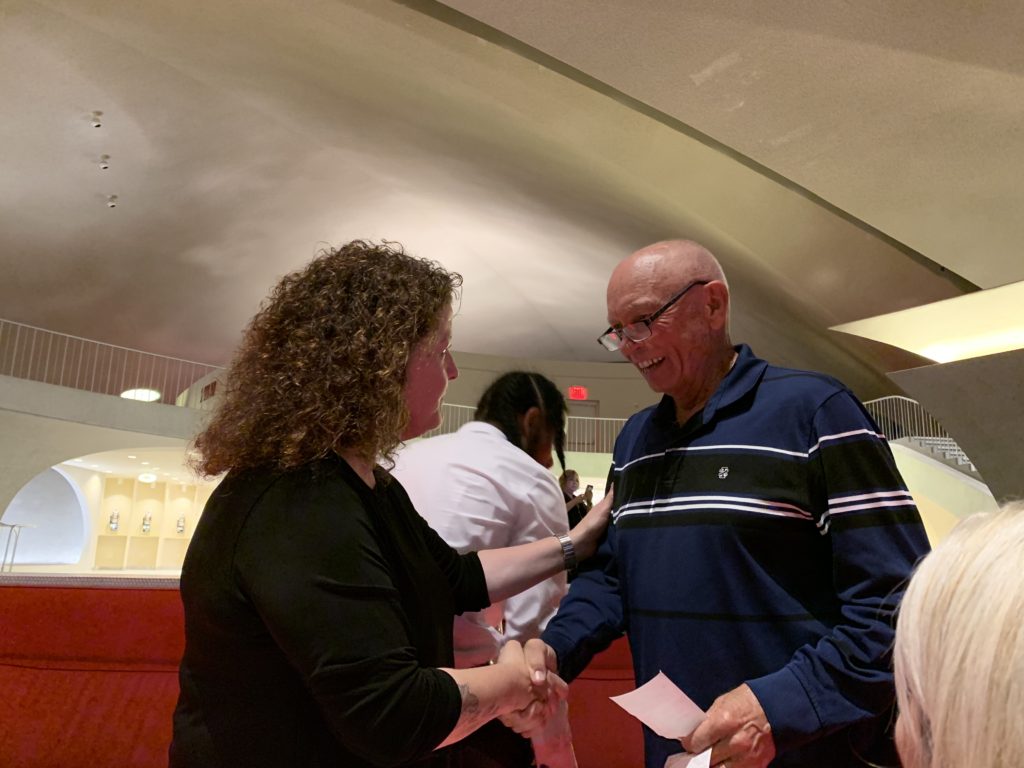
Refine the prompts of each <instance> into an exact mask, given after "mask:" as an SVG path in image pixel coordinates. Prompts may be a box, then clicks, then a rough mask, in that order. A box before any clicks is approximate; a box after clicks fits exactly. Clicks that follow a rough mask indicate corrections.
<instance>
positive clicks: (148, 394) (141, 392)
mask: <svg viewBox="0 0 1024 768" xmlns="http://www.w3.org/2000/svg"><path fill="white" fill-rule="evenodd" d="M121 397H123V398H124V399H125V400H141V401H142V402H144V403H152V402H154V401H155V400H159V399H160V393H159V392H157V391H156V390H155V389H144V388H139V389H126V390H125V391H124V392H122V393H121Z"/></svg>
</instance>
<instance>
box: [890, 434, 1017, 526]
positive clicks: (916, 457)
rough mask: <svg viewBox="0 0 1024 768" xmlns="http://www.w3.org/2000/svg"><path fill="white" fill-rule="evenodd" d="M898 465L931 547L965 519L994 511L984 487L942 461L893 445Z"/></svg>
mask: <svg viewBox="0 0 1024 768" xmlns="http://www.w3.org/2000/svg"><path fill="white" fill-rule="evenodd" d="M890 446H891V447H892V452H893V456H895V458H896V466H897V467H899V470H900V474H901V475H903V480H904V482H905V483H906V484H907V489H908V490H909V491H910V494H911V496H913V497H914V501H915V502H916V503H917V508H918V509H919V510H920V512H921V519H922V521H923V522H924V527H925V530H926V531H927V532H928V540H929V541H931V543H932V546H934V545H935V544H937V543H938V542H939V541H941V540H942V539H943V538H945V536H946V534H947V533H949V532H950V530H951V529H952V528H953V526H954V525H956V524H957V523H958V522H959V521H960V520H961V519H962V518H965V517H968V516H969V515H973V514H974V513H975V512H991V511H993V510H995V509H996V508H997V506H998V505H997V504H996V500H995V498H994V497H993V496H992V493H991V492H990V491H989V489H988V488H987V487H986V486H985V485H984V484H983V483H980V482H978V481H977V480H974V479H973V478H970V477H968V476H967V475H965V474H964V473H963V472H958V471H957V470H955V469H952V468H951V467H947V466H946V465H945V464H943V463H942V462H940V461H936V460H935V459H932V458H929V457H927V456H925V455H924V454H921V453H918V452H917V451H915V450H913V449H912V448H908V447H906V446H905V445H900V444H899V443H890Z"/></svg>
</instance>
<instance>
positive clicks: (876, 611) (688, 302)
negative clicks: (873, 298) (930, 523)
mask: <svg viewBox="0 0 1024 768" xmlns="http://www.w3.org/2000/svg"><path fill="white" fill-rule="evenodd" d="M607 299H608V322H609V323H610V326H611V327H610V328H608V330H607V331H605V333H603V334H602V335H601V337H600V339H599V341H600V342H601V343H602V344H603V345H604V346H605V347H606V348H607V349H608V350H610V351H616V350H617V351H619V352H620V353H621V354H622V355H623V356H624V357H626V358H627V359H628V360H629V361H630V362H631V363H632V364H633V365H634V366H636V368H637V370H639V371H640V374H641V375H642V376H643V377H644V379H645V380H646V381H647V383H648V385H649V386H650V387H651V389H653V390H654V391H655V392H660V393H662V394H663V395H664V396H663V397H662V400H661V402H660V403H659V404H658V405H656V406H652V407H651V408H647V409H646V410H643V411H641V412H640V413H638V414H636V415H635V416H633V417H632V418H631V419H630V420H629V421H628V422H627V424H626V426H625V428H624V429H623V431H622V434H621V435H620V437H619V439H618V441H617V442H616V445H615V451H614V456H613V463H612V469H611V475H610V479H611V481H612V482H613V483H614V486H615V507H616V509H615V512H614V525H613V526H611V527H610V528H609V533H608V539H607V542H606V544H605V545H604V547H603V554H604V557H605V564H604V567H603V569H595V570H589V571H586V572H584V573H582V574H580V575H579V576H578V577H577V578H576V580H575V581H574V582H573V584H572V585H571V587H570V591H569V595H568V597H567V598H566V599H565V600H564V601H563V603H562V605H561V607H560V609H559V612H558V614H557V615H556V616H555V618H554V620H553V621H552V622H551V623H550V624H549V625H548V628H547V630H546V631H545V633H544V636H543V637H544V640H545V641H547V642H548V644H549V645H550V646H551V647H552V648H553V649H554V650H555V652H556V654H557V656H558V662H559V669H560V672H561V673H562V675H563V677H565V678H566V679H572V677H574V676H575V675H576V674H578V673H579V671H580V670H581V669H583V667H585V666H586V664H587V663H588V662H589V661H590V658H591V657H592V656H593V654H594V653H596V652H597V651H599V650H601V649H603V648H605V647H607V646H608V645H609V644H610V643H611V641H612V640H614V639H615V638H617V637H619V636H620V635H621V634H622V633H623V632H626V633H627V634H628V636H629V640H630V645H631V647H632V651H633V661H634V667H635V670H636V677H637V683H638V684H642V683H645V682H647V681H648V680H650V679H651V678H652V677H654V676H655V675H656V674H657V673H658V672H659V671H664V672H665V674H666V675H668V677H669V678H671V679H672V680H673V681H674V682H675V683H676V684H677V685H678V686H679V687H680V688H682V689H683V690H684V691H685V692H687V693H688V694H689V695H690V696H691V698H693V699H694V701H696V703H697V704H698V705H699V706H701V707H702V708H704V709H706V710H707V714H708V716H707V719H706V720H705V721H704V722H703V723H702V724H701V725H700V726H699V727H698V728H697V729H696V730H695V731H694V732H693V733H692V734H680V735H681V736H685V738H682V739H681V740H680V741H681V743H680V741H676V740H670V739H664V738H661V737H659V736H657V735H656V734H654V733H653V732H651V731H650V730H647V729H645V732H644V738H645V751H646V765H647V768H663V766H664V764H665V761H666V759H667V758H668V757H669V756H671V755H672V754H674V753H677V752H679V751H681V750H683V749H685V750H686V751H689V752H701V751H703V750H705V749H707V748H708V747H711V748H712V753H711V759H712V765H723V766H728V768H764V766H767V765H771V766H780V767H781V766H801V767H806V768H811V767H812V766H813V768H822V767H823V766H828V767H829V768H843V767H845V766H850V767H852V766H864V765H871V764H873V763H874V764H878V763H879V762H880V761H882V762H883V763H884V761H885V760H889V759H891V760H893V762H891V763H888V764H892V765H895V764H896V763H895V753H894V752H893V751H892V747H891V739H890V738H889V735H888V731H887V726H888V725H889V724H890V723H889V717H890V713H891V708H892V704H893V701H894V697H895V692H894V689H893V682H892V675H891V672H890V647H891V644H892V640H893V624H894V621H893V616H894V611H895V609H896V606H897V603H898V601H899V597H900V595H901V594H902V589H903V585H904V582H905V580H906V578H907V577H908V576H909V574H910V571H911V569H912V568H913V566H914V564H915V562H916V561H917V560H918V559H919V558H920V557H921V556H922V555H923V554H924V553H925V552H926V551H927V549H928V542H927V538H926V536H925V533H924V529H923V527H922V525H921V520H920V516H919V515H918V512H917V509H916V507H915V506H914V502H913V499H912V498H911V496H910V494H909V493H908V492H907V489H906V486H905V485H904V483H903V481H902V479H901V478H900V475H899V472H898V471H897V469H896V466H895V463H894V461H893V457H892V453H891V452H890V450H889V447H888V445H887V443H886V441H885V439H884V437H883V436H882V435H881V434H880V432H879V430H878V427H877V426H876V425H875V424H874V422H873V421H872V420H871V418H870V416H868V414H867V413H866V412H865V410H864V408H863V406H862V405H861V404H860V402H858V400H857V399H856V398H855V397H854V395H853V394H852V393H851V392H850V391H849V390H848V389H847V388H846V387H845V386H843V385H842V384H841V383H840V382H838V381H836V380H835V379H833V378H831V377H828V376H825V375H822V374H818V373H811V372H808V371H799V370H790V369H785V368H779V367H776V366H774V365H771V364H769V363H767V362H766V361H764V360H761V359H759V358H757V357H756V356H755V355H754V353H753V352H752V351H751V350H750V348H749V347H747V346H746V345H743V344H740V345H735V346H734V345H733V343H732V340H731V339H730V335H729V288H728V285H727V283H726V279H725V275H724V273H723V272H722V268H721V266H720V265H719V263H718V261H717V260H716V259H715V258H714V256H712V254H711V253H710V252H709V251H708V250H707V249H706V248H704V247H702V246H701V245H699V244H698V243H694V242H691V241H669V242H661V243H655V244H654V245H651V246H648V247H646V248H643V249H641V250H640V251H637V252H636V253H634V254H632V255H631V256H629V257H628V258H627V259H625V260H624V261H623V262H622V263H621V264H619V265H618V266H617V267H616V268H615V270H614V272H613V273H612V276H611V279H610V281H609V283H608V296H607ZM577 738H586V736H585V734H577Z"/></svg>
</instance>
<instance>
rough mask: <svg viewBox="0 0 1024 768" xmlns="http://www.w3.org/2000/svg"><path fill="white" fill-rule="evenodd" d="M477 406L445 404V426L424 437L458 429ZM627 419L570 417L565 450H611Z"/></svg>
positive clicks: (443, 419)
mask: <svg viewBox="0 0 1024 768" xmlns="http://www.w3.org/2000/svg"><path fill="white" fill-rule="evenodd" d="M475 411H476V409H475V408H474V407H473V406H471V405H449V404H448V403H444V404H443V405H442V406H441V417H442V422H441V426H439V427H437V428H436V429H432V430H430V431H429V432H427V433H426V434H425V435H423V437H433V436H434V435H447V434H450V433H452V432H457V431H458V430H459V428H460V427H462V425H463V424H465V423H466V422H469V421H472V420H473V413H474V412H475ZM625 423H626V420H625V419H599V418H594V417H590V416H569V417H568V419H566V440H565V450H567V451H579V452H581V453H611V452H612V447H613V446H614V445H615V438H617V437H618V436H619V432H620V431H622V425H623V424H625Z"/></svg>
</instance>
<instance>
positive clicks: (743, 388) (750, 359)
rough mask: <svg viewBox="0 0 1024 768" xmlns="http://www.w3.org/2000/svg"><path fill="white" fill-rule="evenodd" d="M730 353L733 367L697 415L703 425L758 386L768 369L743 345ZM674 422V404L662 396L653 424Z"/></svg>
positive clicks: (763, 361) (655, 411)
mask: <svg viewBox="0 0 1024 768" xmlns="http://www.w3.org/2000/svg"><path fill="white" fill-rule="evenodd" d="M733 349H734V350H736V363H735V364H734V365H733V367H732V368H731V369H730V370H729V372H728V373H727V374H726V375H725V378H724V379H722V381H721V383H720V384H719V385H718V388H717V389H716V390H715V391H714V394H712V395H711V397H710V398H708V401H707V402H706V403H705V404H704V408H703V409H702V410H701V412H700V420H701V422H702V423H703V424H709V423H710V422H711V421H712V420H713V419H714V418H715V414H716V413H717V412H718V410H719V409H720V408H727V407H729V406H730V405H732V404H733V403H735V402H737V401H738V400H740V399H742V398H743V397H744V396H746V395H747V394H748V393H749V392H750V391H751V390H752V389H754V388H755V387H756V386H757V383H758V382H759V381H760V380H761V377H762V376H763V375H764V372H765V370H766V369H767V368H768V362H767V361H766V360H762V359H761V358H759V357H757V356H756V355H754V352H753V350H751V349H750V347H749V346H747V345H746V344H737V345H736V346H734V347H733ZM675 419H676V402H675V400H673V399H672V397H671V396H670V395H665V396H664V397H662V398H661V402H659V403H658V406H657V408H655V410H654V420H655V421H657V422H662V423H665V424H675Z"/></svg>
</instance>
